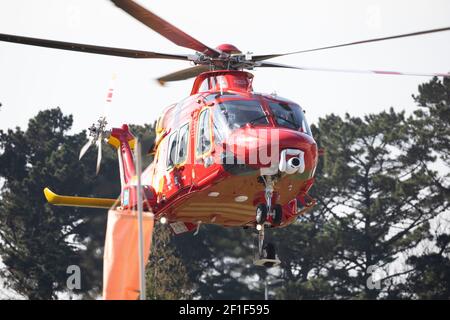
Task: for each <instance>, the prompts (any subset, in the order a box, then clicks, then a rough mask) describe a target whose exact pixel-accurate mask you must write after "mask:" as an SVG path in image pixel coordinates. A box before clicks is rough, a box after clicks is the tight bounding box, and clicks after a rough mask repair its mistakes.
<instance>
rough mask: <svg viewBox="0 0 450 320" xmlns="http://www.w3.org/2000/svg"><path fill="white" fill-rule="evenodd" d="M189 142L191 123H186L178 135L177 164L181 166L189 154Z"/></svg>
mask: <svg viewBox="0 0 450 320" xmlns="http://www.w3.org/2000/svg"><path fill="white" fill-rule="evenodd" d="M188 141H189V123H186V124H185V125H184V126H182V127H181V128H180V132H179V134H178V154H177V164H181V163H183V162H185V161H186V158H187V153H188Z"/></svg>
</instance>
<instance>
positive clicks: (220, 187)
mask: <svg viewBox="0 0 450 320" xmlns="http://www.w3.org/2000/svg"><path fill="white" fill-rule="evenodd" d="M111 2H112V3H113V4H114V5H115V6H117V7H118V8H119V9H121V10H122V11H124V12H125V13H127V14H129V15H131V16H132V17H134V18H135V19H136V20H138V21H139V22H141V23H142V24H144V25H146V26H147V27H149V28H150V29H152V30H153V31H155V32H157V33H159V34H160V35H161V36H163V37H165V38H167V39H168V40H170V41H172V42H173V43H174V44H176V45H178V46H181V47H184V48H187V49H190V50H193V51H194V53H189V54H170V53H159V52H153V51H142V50H132V49H124V48H113V47H104V46H96V45H91V44H80V43H70V42H62V41H55V40H46V39H37V38H30V37H22V36H17V35H10V34H0V41H5V42H11V43H16V44H24V45H32V46H40V47H47V48H52V49H61V50H71V51H77V52H84V53H91V54H100V55H109V56H116V57H123V58H132V59H169V60H181V61H187V62H190V63H191V64H193V66H191V67H189V68H187V69H184V70H180V71H177V72H174V73H170V74H168V75H165V76H162V77H160V78H158V79H157V80H158V82H159V83H160V84H162V85H164V84H165V83H167V82H172V81H180V80H186V79H190V78H195V80H194V83H193V86H192V90H191V92H190V94H189V96H188V97H187V98H185V99H183V100H181V101H179V102H178V103H174V104H171V105H169V106H168V107H167V108H166V109H165V110H164V111H163V113H162V114H161V115H160V116H159V118H158V120H157V123H156V128H155V130H156V139H155V142H154V145H153V146H152V148H151V150H150V153H151V154H152V155H153V156H154V160H153V162H152V163H151V164H150V165H149V166H148V167H147V168H146V169H144V170H143V172H142V175H141V176H140V179H141V181H142V184H143V190H142V194H143V203H142V206H143V208H144V210H145V211H148V212H152V213H153V214H154V217H155V219H157V220H159V221H160V222H161V223H164V224H168V225H169V226H170V227H171V229H172V231H173V232H174V233H175V234H182V233H185V232H190V231H194V230H196V231H195V232H198V230H199V228H200V226H201V225H202V224H215V225H220V226H224V227H240V228H247V229H248V228H252V229H253V230H256V233H257V245H256V246H255V248H256V252H255V260H254V263H255V264H256V265H261V266H266V267H272V266H274V265H277V264H279V263H280V260H279V259H278V256H277V254H276V251H275V246H274V244H272V243H266V242H265V229H269V228H283V227H286V226H288V225H290V224H292V223H294V222H295V221H296V220H297V218H298V217H299V216H301V215H304V214H305V213H306V212H307V211H308V210H311V209H312V208H313V207H314V206H315V205H316V201H315V200H314V199H313V198H312V197H311V196H310V195H309V191H310V189H311V187H312V186H313V184H314V179H315V170H316V168H317V164H318V161H319V155H320V154H321V150H319V149H318V147H317V144H316V142H315V140H314V137H313V135H312V133H311V129H310V127H309V125H308V122H307V120H306V117H305V112H304V109H303V108H302V107H301V106H300V105H299V104H298V103H296V102H294V101H291V100H289V99H285V98H282V97H279V96H277V95H276V94H264V93H257V92H255V91H254V89H253V86H252V82H253V78H254V76H253V74H251V73H250V72H248V71H246V70H250V71H251V70H254V69H255V68H284V69H297V70H313V71H331V72H354V73H374V74H387V75H409V76H441V77H449V76H450V73H418V72H406V73H405V72H396V71H381V70H344V69H327V68H324V69H321V68H308V67H299V66H291V65H285V64H280V63H275V62H270V61H267V60H270V59H273V58H278V57H283V56H287V55H294V54H302V53H307V52H316V51H323V50H329V49H334V48H340V47H347V46H354V45H361V44H365V43H373V42H381V41H386V40H393V39H399V38H405V37H414V36H421V35H426V34H431V33H437V32H444V31H449V30H450V27H445V28H438V29H430V30H424V31H418V32H413V33H406V34H400V35H393V36H386V37H380V38H373V39H366V40H361V41H354V42H348V43H342V44H336V45H329V46H323V47H318V48H312V49H305V50H300V51H295V52H288V53H274V54H263V55H253V54H250V53H243V52H242V51H241V50H239V49H238V48H237V47H235V46H234V45H232V44H221V45H219V46H218V47H216V48H213V47H210V46H207V45H205V44H203V43H202V42H200V41H198V40H197V39H195V38H194V37H192V36H190V35H188V34H187V33H185V32H184V31H182V30H181V29H179V28H177V27H175V26H174V25H172V24H171V23H169V22H167V21H166V20H164V19H162V18H160V17H159V16H157V15H156V14H154V13H153V12H151V11H149V10H148V9H146V8H145V7H143V6H141V5H140V4H138V3H136V2H134V1H132V0H112V1H111ZM105 141H107V143H108V144H110V145H111V146H112V147H114V148H115V149H117V153H118V160H119V170H120V178H121V193H120V197H119V200H118V201H119V208H120V209H123V210H127V209H135V208H136V207H137V206H138V203H137V201H138V200H137V199H138V197H137V194H138V192H141V191H140V190H138V189H137V184H136V175H137V171H136V167H135V163H134V154H133V150H134V148H135V143H136V137H135V136H134V135H133V134H132V132H131V131H130V129H129V127H128V125H126V124H124V125H122V126H121V127H119V128H112V129H110V130H108V129H107V121H106V119H105V118H100V119H99V120H98V122H97V123H96V124H94V125H93V126H92V127H90V128H89V141H88V142H87V144H86V145H84V146H83V147H82V149H81V152H80V159H81V157H82V156H83V155H84V154H85V153H86V152H87V150H88V149H89V148H90V147H91V146H94V145H96V146H97V148H98V157H97V173H98V171H99V168H100V163H101V148H102V144H103V143H104V142H105ZM44 194H45V196H46V199H47V200H48V202H49V203H51V204H54V205H64V206H78V207H93V208H104V209H109V208H111V207H112V206H113V205H114V204H115V203H116V201H117V199H102V198H87V197H71V196H62V195H58V194H56V193H54V192H53V191H51V190H50V189H49V188H45V189H44Z"/></svg>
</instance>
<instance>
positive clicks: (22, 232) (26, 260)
mask: <svg viewBox="0 0 450 320" xmlns="http://www.w3.org/2000/svg"><path fill="white" fill-rule="evenodd" d="M72 121H73V120H72V117H71V116H64V115H63V114H62V112H61V110H60V109H59V108H57V109H51V110H45V111H41V112H39V113H38V115H37V116H36V117H35V118H33V119H31V120H30V121H29V124H28V128H27V130H26V131H22V130H21V129H20V128H16V129H15V130H8V131H7V132H4V131H0V150H1V151H2V153H1V155H0V177H2V178H3V179H4V185H3V187H2V192H1V200H2V201H1V203H0V242H1V243H2V245H1V246H0V255H1V257H2V259H3V262H4V264H5V265H6V267H7V268H6V270H3V272H2V273H3V276H4V277H5V279H6V285H7V286H9V287H10V288H12V289H13V290H15V291H16V292H18V293H19V294H21V295H24V296H25V297H27V298H29V299H52V298H56V297H57V293H58V292H60V291H66V290H67V288H66V280H67V277H68V276H69V275H68V274H67V273H66V272H67V268H68V266H70V265H78V266H80V267H81V276H82V288H81V290H75V293H79V294H84V295H86V296H92V295H95V294H96V293H98V291H99V289H100V287H101V258H102V253H101V248H102V246H103V239H104V225H105V224H104V223H105V215H96V214H95V213H94V212H95V210H89V209H76V208H67V207H56V206H51V205H49V204H47V203H46V201H45V198H44V195H43V192H42V190H43V188H44V187H45V186H50V187H52V188H55V190H58V192H60V193H63V194H75V195H85V196H90V195H92V193H93V192H95V193H97V191H98V190H97V189H98V188H96V187H94V185H95V184H96V183H98V182H99V181H102V180H103V181H104V179H105V178H104V177H98V178H95V173H94V167H95V159H94V154H93V153H90V154H88V155H87V156H86V159H83V160H84V161H83V162H80V161H78V151H79V148H80V146H81V145H82V144H83V143H84V142H85V139H86V138H85V133H84V132H83V133H79V134H74V135H69V134H67V132H68V131H69V130H70V128H71V125H72ZM108 158H109V157H105V160H106V161H105V162H106V163H105V164H106V166H105V167H104V168H103V169H104V170H106V171H107V169H108V168H110V167H111V163H110V161H108ZM116 171H117V170H116ZM109 179H110V177H109ZM107 185H108V188H107V190H103V192H100V193H101V194H100V195H110V194H111V193H114V191H113V190H114V189H115V187H117V185H114V184H111V183H110V182H109V181H108V184H107ZM100 189H101V188H100ZM103 189H106V188H103ZM115 194H116V195H117V191H115ZM97 195H98V194H97ZM97 212H98V211H97ZM99 230H100V232H99Z"/></svg>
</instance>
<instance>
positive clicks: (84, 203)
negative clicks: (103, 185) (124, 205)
mask: <svg viewBox="0 0 450 320" xmlns="http://www.w3.org/2000/svg"><path fill="white" fill-rule="evenodd" d="M44 195H45V198H46V199H47V201H48V203H50V204H53V205H55V206H68V207H87V208H103V209H109V208H111V207H112V206H113V205H114V204H115V203H116V201H117V200H116V199H105V198H86V197H70V196H61V195H58V194H56V193H54V192H53V191H51V190H50V189H49V188H45V189H44Z"/></svg>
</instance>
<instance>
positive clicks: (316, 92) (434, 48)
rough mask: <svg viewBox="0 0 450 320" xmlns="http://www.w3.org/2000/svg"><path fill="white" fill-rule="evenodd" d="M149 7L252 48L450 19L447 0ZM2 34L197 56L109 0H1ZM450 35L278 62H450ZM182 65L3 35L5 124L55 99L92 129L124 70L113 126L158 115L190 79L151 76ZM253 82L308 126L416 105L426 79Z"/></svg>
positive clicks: (447, 65)
mask: <svg viewBox="0 0 450 320" xmlns="http://www.w3.org/2000/svg"><path fill="white" fill-rule="evenodd" d="M139 2H140V3H141V4H142V5H144V6H145V7H147V8H149V9H151V10H153V11H154V12H155V13H157V14H158V15H160V16H161V17H163V18H165V19H166V20H168V21H170V22H171V23H173V24H174V25H176V26H177V27H179V28H181V29H183V30H185V31H186V32H187V33H189V34H191V35H192V36H194V37H195V38H197V39H199V40H200V41H202V42H204V43H206V44H208V45H210V46H217V45H219V44H221V43H233V44H234V45H236V46H237V47H238V48H240V49H241V50H242V51H243V52H247V51H252V52H253V53H255V54H265V53H278V52H289V51H293V50H294V51H295V50H301V49H307V48H312V47H317V46H323V45H329V44H336V43H341V42H347V41H354V40H362V39H366V38H372V37H379V36H386V35H393V34H398V33H406V32H414V31H419V30H423V29H431V28H439V27H447V26H449V25H450V1H448V0H395V1H392V0H386V1H384V0H383V1H382V0H378V1H377V0H346V1H344V0H341V1H336V0H329V1H326V0H315V1H293V0H277V1H264V0H260V1H242V0H240V1H237V0H228V1H208V0H198V1H196V0H193V1H179V0H178V1H175V0H153V1H150V0H141V1H139ZM0 33H11V34H17V35H24V36H30V37H39V38H47V39H54V40H62V41H70V42H80V43H88V44H96V45H104V46H115V47H122V48H131V49H142V50H150V51H160V52H167V53H191V51H189V50H188V49H184V48H181V47H177V46H176V45H175V44H173V43H171V42H170V41H168V40H166V39H164V38H163V37H161V36H160V35H158V34H156V33H155V32H153V31H152V30H150V29H148V28H147V27H145V26H144V25H142V24H141V23H140V22H138V21H136V20H134V19H133V18H131V17H130V16H128V15H127V14H126V13H124V12H122V11H121V10H120V9H118V8H116V7H115V6H114V5H113V4H111V3H110V2H109V1H107V0H33V1H31V0H2V1H1V2H0ZM449 57H450V32H443V33H441V34H433V35H425V36H419V37H414V38H409V39H401V40H390V41H386V42H383V43H374V44H366V45H360V46H355V47H351V48H341V49H332V50H328V51H326V52H320V53H319V52H316V53H308V54H302V55H294V56H289V57H284V58H278V59H273V60H272V61H274V62H280V63H289V64H294V65H298V66H315V67H332V68H351V69H381V70H383V69H386V70H398V71H419V72H448V71H450V59H449ZM185 67H189V64H188V63H186V62H179V61H162V60H132V59H126V58H117V57H107V56H100V55H92V54H85V53H77V52H68V51H60V50H53V49H46V48H36V47H30V46H22V45H16V44H10V43H0V102H1V103H2V104H3V106H2V107H1V108H0V129H6V128H10V127H14V126H17V125H19V126H22V127H23V126H24V125H26V123H27V120H28V119H29V118H30V117H32V116H33V115H35V114H36V113H37V112H38V110H42V109H45V108H50V107H56V106H59V107H61V108H62V110H63V111H64V112H65V113H71V114H73V115H74V118H75V123H74V129H75V130H77V131H78V130H81V129H84V128H87V127H88V126H89V125H90V124H91V123H92V122H94V121H95V120H96V119H97V117H98V116H99V115H100V114H101V113H103V112H104V109H105V106H104V105H105V103H104V101H105V96H106V91H107V89H108V86H109V83H110V79H111V77H112V75H113V74H116V75H117V80H116V81H115V89H116V94H115V97H114V102H113V103H112V104H111V105H109V106H107V107H106V109H107V112H108V118H109V122H110V124H112V125H114V126H118V125H121V124H122V123H136V124H143V123H146V122H152V121H154V120H155V119H156V118H157V116H158V114H159V113H160V111H161V110H162V109H163V108H164V107H165V106H167V105H169V104H170V103H173V102H176V101H178V100H180V99H182V98H184V97H186V96H187V95H188V94H189V92H190V90H191V86H192V81H191V80H187V81H182V82H175V83H171V84H169V85H168V86H166V87H160V86H159V85H158V84H157V83H156V81H155V80H154V79H155V78H157V77H159V76H161V75H164V74H166V73H169V72H172V71H175V70H177V69H181V68H185ZM254 74H255V76H256V78H255V81H254V87H255V90H256V91H259V92H268V93H271V92H273V91H276V92H277V93H278V94H279V95H281V96H284V97H286V98H289V99H291V100H294V101H297V102H298V103H299V104H301V105H302V106H303V107H304V108H305V109H306V112H307V116H308V118H309V121H310V123H311V122H316V121H317V119H318V117H321V116H324V115H326V114H328V113H331V112H335V113H338V114H341V115H342V114H344V113H345V112H349V113H351V114H353V115H363V114H365V113H369V112H379V111H381V110H384V109H387V108H389V107H390V106H394V107H395V108H397V109H398V110H403V109H405V110H407V111H409V112H410V111H411V110H413V109H414V108H415V104H414V102H413V100H412V98H411V94H413V93H415V92H416V91H417V86H418V84H420V83H422V82H425V81H428V80H429V78H426V77H425V78H423V77H408V76H382V75H370V74H356V75H355V74H340V73H327V72H312V71H296V70H274V69H265V70H257V71H254Z"/></svg>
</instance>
